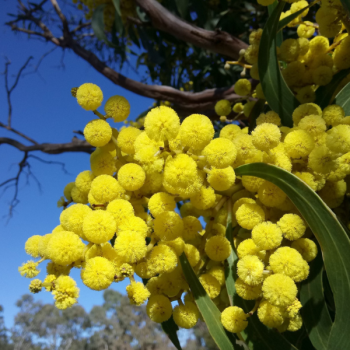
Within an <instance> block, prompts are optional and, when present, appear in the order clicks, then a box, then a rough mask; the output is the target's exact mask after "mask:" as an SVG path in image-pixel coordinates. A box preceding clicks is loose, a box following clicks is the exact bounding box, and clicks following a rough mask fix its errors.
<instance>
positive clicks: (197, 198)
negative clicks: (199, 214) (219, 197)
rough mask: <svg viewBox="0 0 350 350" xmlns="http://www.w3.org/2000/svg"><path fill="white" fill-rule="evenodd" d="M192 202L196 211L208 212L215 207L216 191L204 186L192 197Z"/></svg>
mask: <svg viewBox="0 0 350 350" xmlns="http://www.w3.org/2000/svg"><path fill="white" fill-rule="evenodd" d="M190 201H191V203H192V204H193V206H194V207H195V208H196V209H199V210H207V209H209V208H211V207H213V206H214V205H215V201H216V196H215V191H214V189H213V188H212V187H211V186H208V187H205V186H202V187H201V189H200V190H199V191H198V192H197V193H196V194H195V195H193V196H192V197H190Z"/></svg>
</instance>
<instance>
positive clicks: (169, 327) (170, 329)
mask: <svg viewBox="0 0 350 350" xmlns="http://www.w3.org/2000/svg"><path fill="white" fill-rule="evenodd" d="M161 326H162V329H163V331H164V333H166V334H167V336H168V337H169V339H170V340H171V342H172V343H173V344H174V346H175V348H176V349H178V350H182V348H181V345H180V342H179V338H178V337H177V334H176V332H177V331H178V330H179V327H178V326H177V324H176V323H175V322H174V319H173V316H171V317H170V318H169V320H168V321H165V322H163V323H162V324H161Z"/></svg>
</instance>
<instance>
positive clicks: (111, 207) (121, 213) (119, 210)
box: [106, 199, 134, 227]
mask: <svg viewBox="0 0 350 350" xmlns="http://www.w3.org/2000/svg"><path fill="white" fill-rule="evenodd" d="M106 210H107V211H108V212H109V213H111V214H112V215H113V217H114V220H115V221H116V223H117V227H118V226H119V225H120V224H121V223H122V222H123V221H125V220H126V219H127V218H128V217H132V216H134V208H133V206H132V205H131V203H130V202H128V201H126V200H125V199H115V200H113V201H111V202H109V204H108V205H107V208H106Z"/></svg>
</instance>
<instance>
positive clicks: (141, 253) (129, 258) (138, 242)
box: [114, 231, 147, 264]
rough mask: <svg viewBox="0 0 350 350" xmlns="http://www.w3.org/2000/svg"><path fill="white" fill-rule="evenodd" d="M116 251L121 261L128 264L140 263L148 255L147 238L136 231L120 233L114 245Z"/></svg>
mask: <svg viewBox="0 0 350 350" xmlns="http://www.w3.org/2000/svg"><path fill="white" fill-rule="evenodd" d="M114 249H115V250H116V252H117V254H118V256H119V257H120V259H122V260H123V261H124V262H126V263H128V264H134V263H136V262H138V261H139V260H141V259H142V258H144V257H145V256H146V253H147V246H146V241H145V238H144V237H143V236H141V235H140V234H139V233H138V232H135V231H123V232H121V233H119V235H118V237H117V238H116V240H115V243H114Z"/></svg>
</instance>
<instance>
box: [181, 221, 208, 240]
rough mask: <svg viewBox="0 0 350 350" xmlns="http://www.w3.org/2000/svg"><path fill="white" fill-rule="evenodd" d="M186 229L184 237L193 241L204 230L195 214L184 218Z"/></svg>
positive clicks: (183, 233)
mask: <svg viewBox="0 0 350 350" xmlns="http://www.w3.org/2000/svg"><path fill="white" fill-rule="evenodd" d="M182 222H183V224H184V229H183V232H182V237H183V239H184V240H185V242H188V241H192V240H194V239H196V238H198V237H199V232H201V231H202V229H203V228H202V224H201V222H200V221H199V220H198V219H197V218H196V217H195V216H191V215H189V216H186V217H185V218H183V219H182Z"/></svg>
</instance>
